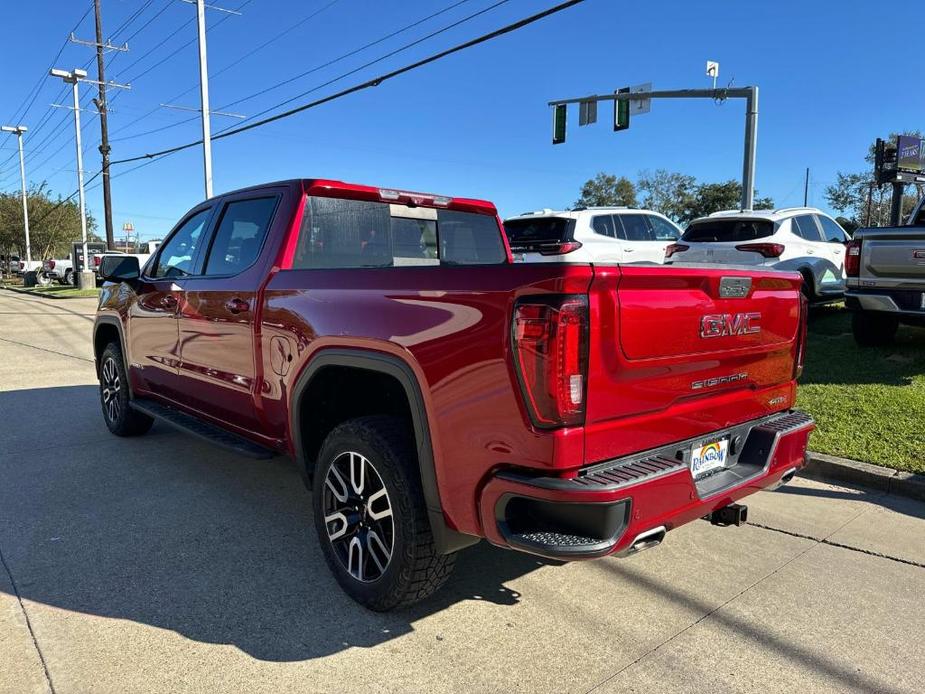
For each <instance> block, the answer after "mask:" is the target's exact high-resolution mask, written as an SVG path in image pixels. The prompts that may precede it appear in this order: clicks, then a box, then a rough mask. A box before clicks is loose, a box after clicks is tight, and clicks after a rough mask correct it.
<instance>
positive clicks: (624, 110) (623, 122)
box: [613, 87, 630, 132]
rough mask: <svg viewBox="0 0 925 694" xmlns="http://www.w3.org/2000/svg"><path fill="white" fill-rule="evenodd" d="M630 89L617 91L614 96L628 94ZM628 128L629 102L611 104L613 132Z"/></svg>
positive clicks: (615, 101)
mask: <svg viewBox="0 0 925 694" xmlns="http://www.w3.org/2000/svg"><path fill="white" fill-rule="evenodd" d="M629 91H630V88H629V87H623V89H618V90H617V91H616V92H614V93H615V94H629ZM629 127H630V102H629V101H618V100H616V99H614V102H613V131H614V132H617V131H618V130H626V129H627V128H629Z"/></svg>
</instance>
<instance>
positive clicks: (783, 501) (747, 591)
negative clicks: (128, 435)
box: [0, 293, 925, 694]
mask: <svg viewBox="0 0 925 694" xmlns="http://www.w3.org/2000/svg"><path fill="white" fill-rule="evenodd" d="M93 308H94V302H93V301H92V300H89V301H87V302H84V301H82V300H73V301H68V302H61V301H56V302H51V301H43V300H40V299H35V298H31V297H20V296H18V295H13V294H7V293H0V413H2V417H0V442H2V444H0V451H2V452H0V552H2V559H3V562H2V563H3V565H2V566H0V655H2V657H0V662H2V664H3V665H2V667H0V691H2V692H16V693H17V694H19V693H21V692H42V691H55V692H59V693H63V692H68V693H69V692H91V691H92V692H120V693H121V692H198V691H203V692H205V691H216V690H221V691H248V692H250V691H254V692H264V691H265V692H287V691H300V692H306V691H310V692H316V691H317V692H358V691H377V692H388V691H395V692H409V691H415V692H416V691H421V692H424V691H426V692H476V691H477V692H481V691H486V692H495V691H499V692H500V691H529V692H533V691H542V692H547V691H556V692H558V691H563V692H566V691H567V692H591V691H595V692H615V691H646V692H652V691H655V692H661V691H664V692H676V691H694V692H711V693H713V692H718V691H719V692H726V691H754V692H759V691H760V692H769V691H773V692H784V691H794V692H797V691H799V692H806V691H831V692H844V691H878V692H917V691H921V678H922V672H925V638H923V636H925V600H923V599H922V596H923V595H925V540H923V538H925V504H922V503H918V502H914V501H911V500H902V499H898V498H895V497H889V496H885V495H883V494H876V493H869V492H864V491H859V490H852V489H846V488H840V487H835V486H832V485H826V484H822V483H818V482H812V481H808V480H797V481H796V482H794V483H793V484H792V485H790V486H788V487H785V488H783V489H782V490H780V491H778V492H771V493H762V494H759V495H756V496H753V497H750V498H749V500H748V502H747V503H748V505H749V511H750V521H751V523H752V524H751V525H749V526H746V527H743V528H716V527H713V526H710V525H709V524H707V523H703V522H696V523H693V524H691V525H688V526H685V527H682V528H680V529H678V530H675V531H672V532H671V533H669V535H668V537H667V539H666V541H665V543H664V545H663V546H662V547H661V548H659V549H657V550H654V551H650V552H645V553H642V554H640V555H638V556H636V557H633V558H631V559H625V560H617V559H603V560H599V561H594V562H586V563H576V564H568V565H561V566H559V565H554V564H553V563H549V562H543V561H538V560H536V559H535V558H532V557H528V556H526V555H522V554H518V553H514V552H508V551H503V550H499V549H495V548H492V547H490V546H488V545H485V544H482V545H479V546H476V547H473V548H470V549H468V550H466V551H464V552H463V553H462V555H461V556H460V558H459V561H458V564H457V571H456V573H455V574H454V576H453V578H452V579H451V580H450V583H449V584H448V585H447V586H446V587H445V588H444V589H443V591H442V592H440V593H439V594H438V595H436V596H434V598H433V599H431V600H430V601H428V602H426V603H424V604H422V605H419V606H417V607H415V608H413V609H411V610H409V611H406V612H400V613H396V614H388V615H379V614H374V613H371V612H367V611H365V610H363V609H362V608H360V607H358V606H357V605H355V604H354V603H352V602H351V601H350V600H348V599H347V598H346V597H345V596H344V595H343V593H341V592H340V590H339V589H338V588H337V585H336V583H335V582H334V580H333V579H332V577H331V576H330V574H329V573H328V571H327V568H326V567H325V565H324V562H323V559H322V557H321V553H320V551H319V549H318V548H317V547H316V541H315V536H314V530H313V528H312V522H311V509H310V498H309V496H308V494H307V493H306V492H305V491H304V489H303V487H302V485H301V482H300V480H299V477H298V475H297V473H296V472H295V470H294V468H293V466H292V465H291V464H290V463H289V462H288V461H286V460H273V461H270V462H264V463H258V462H254V461H250V460H245V459H241V458H237V457H235V456H233V455H231V454H228V453H225V452H223V451H220V450H217V449H214V448H212V447H210V446H208V445H207V444H204V443H202V442H200V441H198V440H196V439H193V438H189V437H185V436H183V435H180V434H177V433H174V432H173V431H171V430H169V429H166V428H164V427H162V426H160V425H158V426H155V428H154V429H153V430H152V432H151V433H150V434H149V435H148V436H145V437H142V438H139V439H117V438H115V437H113V436H111V435H110V434H109V433H108V432H107V431H106V428H105V426H104V424H103V420H102V416H101V414H100V412H99V404H98V396H97V390H96V386H95V378H94V373H93V366H92V354H91V351H90V346H89V330H90V326H91V322H90V321H89V320H88V316H91V317H92V313H93ZM14 584H15V587H14Z"/></svg>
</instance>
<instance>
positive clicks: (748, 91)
mask: <svg viewBox="0 0 925 694" xmlns="http://www.w3.org/2000/svg"><path fill="white" fill-rule="evenodd" d="M640 99H745V153H744V156H743V158H742V209H743V210H750V209H752V207H753V206H754V203H755V151H756V147H757V142H758V87H729V88H726V89H662V90H658V91H651V92H650V91H646V92H631V91H623V90H621V91H618V92H615V93H613V94H592V95H591V96H582V97H578V98H575V99H557V100H555V101H550V102H549V106H551V107H552V108H553V109H554V110H555V109H558V108H561V107H563V106H567V105H568V104H579V103H583V102H592V101H593V102H598V101H613V102H621V101H638V100H640ZM560 112H561V111H560ZM627 124H628V123H627ZM555 127H556V121H554V128H555ZM615 129H624V128H615ZM559 130H560V132H559V133H557V134H559V135H561V137H554V139H553V144H561V143H562V142H565V120H564V118H563V119H562V125H561V128H560V129H559Z"/></svg>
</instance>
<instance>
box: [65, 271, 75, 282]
mask: <svg viewBox="0 0 925 694" xmlns="http://www.w3.org/2000/svg"><path fill="white" fill-rule="evenodd" d="M64 284H74V272H73V271H72V270H67V271H65V273H64Z"/></svg>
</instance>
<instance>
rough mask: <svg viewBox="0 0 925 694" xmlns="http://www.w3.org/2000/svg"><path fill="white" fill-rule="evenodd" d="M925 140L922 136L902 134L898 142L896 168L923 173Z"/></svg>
mask: <svg viewBox="0 0 925 694" xmlns="http://www.w3.org/2000/svg"><path fill="white" fill-rule="evenodd" d="M923 142H925V140H922V138H920V137H910V136H909V135H900V136H899V138H898V140H897V142H896V168H897V169H899V170H900V171H909V172H911V173H922V172H923V171H925V147H923V146H922V144H923Z"/></svg>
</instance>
